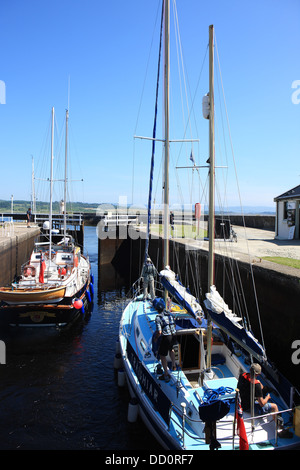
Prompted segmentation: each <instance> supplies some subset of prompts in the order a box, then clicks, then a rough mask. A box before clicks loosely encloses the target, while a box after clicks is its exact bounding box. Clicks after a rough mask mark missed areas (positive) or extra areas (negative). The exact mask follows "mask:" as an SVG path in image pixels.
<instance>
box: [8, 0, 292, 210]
mask: <svg viewBox="0 0 300 470" xmlns="http://www.w3.org/2000/svg"><path fill="white" fill-rule="evenodd" d="M158 5H160V0H128V1H124V0H111V1H104V0H84V1H83V0H51V1H46V0H42V1H41V0H2V1H1V2H0V44H1V61H0V80H2V81H3V82H4V83H5V85H6V103H5V104H0V159H1V187H0V199H9V198H10V196H11V194H13V195H14V199H30V194H31V156H32V155H33V156H34V159H35V166H36V167H39V159H41V158H42V157H43V158H44V155H43V156H41V149H42V148H43V145H44V141H45V135H46V133H47V130H48V127H49V123H50V113H51V107H52V106H54V108H55V112H56V119H57V127H58V129H61V128H62V126H63V120H64V113H65V109H66V107H67V103H68V80H69V77H70V153H71V158H72V163H73V164H72V177H74V179H76V178H77V179H79V178H83V179H84V182H83V183H77V184H76V183H74V184H75V185H77V189H76V190H75V191H74V194H75V196H74V197H75V199H76V200H83V201H85V202H97V203H102V202H117V201H118V199H119V197H120V196H127V199H128V202H129V203H131V202H132V194H133V195H134V201H133V202H136V203H137V202H145V203H146V201H147V191H148V187H147V185H148V174H149V162H150V156H151V147H150V146H149V143H145V142H141V141H139V142H138V143H137V142H136V141H135V142H134V139H133V136H134V134H135V133H136V134H139V135H146V136H147V135H148V136H149V135H151V134H152V121H153V109H154V92H155V77H156V60H157V47H158V46H157V44H158V43H157V35H158V24H157V25H156V27H155V22H156V17H157V11H158V9H159V6H158ZM177 10H178V17H179V26H180V32H181V41H182V47H183V54H184V60H185V66H186V71H187V75H188V81H189V82H188V83H189V86H190V87H191V90H193V89H195V88H196V85H197V80H198V77H199V72H200V70H201V65H202V62H203V58H204V55H205V51H206V47H207V42H208V26H209V25H210V24H214V26H215V33H216V40H217V46H218V52H219V57H220V62H221V70H222V79H223V84H224V90H225V96H226V104H227V110H228V115H229V121H230V130H231V137H232V143H233V148H234V155H235V159H236V166H237V172H238V176H239V187H240V191H241V196H242V202H243V204H244V205H245V206H246V205H260V206H263V205H264V206H272V205H273V198H274V197H275V196H277V195H279V194H281V193H282V192H284V191H286V190H288V189H290V188H292V187H294V186H296V185H298V184H300V104H294V103H293V102H292V94H293V92H295V90H294V89H292V83H293V82H294V81H296V80H300V61H299V44H300V1H299V0H284V1H283V0H251V1H248V0H245V1H241V0H238V1H237V0H210V1H201V0H177ZM172 23H173V19H171V24H172ZM155 28H156V29H155ZM153 34H154V35H155V39H154V41H153V46H152V49H151V47H150V46H151V41H152V37H153ZM150 49H151V52H150ZM149 54H150V55H149ZM148 57H151V59H150V61H149V67H148V75H147V81H146V85H145V91H144V94H143V101H142V103H143V104H142V107H141V109H140V112H139V107H140V102H141V96H142V89H143V83H144V79H145V74H146V69H147V63H148ZM174 62H175V59H174V60H173V55H172V64H173V63H174ZM207 91H208V80H207V64H206V65H205V68H204V71H203V74H202V76H201V85H200V86H199V89H198V93H199V96H197V99H196V100H195V102H194V108H193V112H194V113H195V114H196V115H198V117H199V124H197V128H198V130H199V134H200V139H201V140H200V144H199V145H197V146H196V148H195V158H196V162H197V163H198V164H203V163H204V159H205V158H206V157H207V156H208V153H207V142H205V140H206V137H207V129H208V127H207V122H206V121H205V120H203V119H202V117H201V114H202V109H201V99H202V95H203V94H204V93H206V92H207ZM191 93H192V94H193V91H191ZM171 95H172V96H173V89H172V93H171ZM298 96H299V97H300V94H299V95H298ZM0 100H1V94H0ZM175 114H176V118H178V119H181V117H179V116H178V115H177V113H176V112H175ZM138 116H139V119H138ZM172 118H173V116H172ZM137 122H138V125H136V124H137ZM172 129H173V128H172ZM174 130H175V128H174ZM176 130H177V129H176ZM158 134H161V126H160V127H159V128H158ZM159 136H161V135H159ZM171 137H173V138H181V137H182V135H172V136H171ZM193 137H196V136H195V135H193ZM72 149H73V152H72ZM188 152H189V150H188ZM44 153H45V152H44ZM49 155H50V149H49ZM159 158H160V155H159ZM177 158H178V157H177V156H176V157H175V161H176V162H177V163H178V164H185V161H183V160H181V157H179V160H177ZM185 158H186V157H185ZM133 159H134V175H135V183H134V186H133V182H132V176H133ZM49 164H50V163H49ZM159 165H160V161H159V163H157V166H156V168H157V169H158V167H159ZM201 174H202V173H201ZM179 175H180V173H179ZM182 175H185V173H182ZM189 179H190V181H192V176H191V172H190V175H189V176H183V180H186V182H187V181H188V180H189ZM194 179H196V176H195V175H194ZM204 180H205V177H204ZM181 184H182V183H181ZM184 185H185V183H184V181H183V187H182V188H181V190H182V191H183V192H185V190H186V188H184ZM171 186H172V187H171V192H172V194H173V192H174V199H173V201H175V202H176V201H177V199H176V198H177V196H176V184H175V180H171ZM229 186H230V184H229ZM37 196H38V197H40V198H42V199H44V197H41V196H40V195H39V194H38V195H37ZM155 196H156V197H157V198H158V197H160V188H159V189H158V190H157V189H156V187H155ZM172 197H173V196H172ZM193 201H195V202H196V201H197V195H196V196H194V197H193ZM228 202H229V204H231V205H233V204H237V203H238V199H237V198H235V197H233V196H232V197H231V196H230V197H229V201H228Z"/></svg>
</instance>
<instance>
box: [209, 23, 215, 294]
mask: <svg viewBox="0 0 300 470" xmlns="http://www.w3.org/2000/svg"><path fill="white" fill-rule="evenodd" d="M209 102H210V112H209V263H208V290H209V289H210V286H212V285H214V274H215V272H214V271H215V270H214V237H215V116H214V27H213V25H211V26H210V27H209Z"/></svg>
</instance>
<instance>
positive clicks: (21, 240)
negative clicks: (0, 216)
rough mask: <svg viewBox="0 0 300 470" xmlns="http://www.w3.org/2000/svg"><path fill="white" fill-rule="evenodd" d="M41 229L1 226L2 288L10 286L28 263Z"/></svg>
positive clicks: (0, 272)
mask: <svg viewBox="0 0 300 470" xmlns="http://www.w3.org/2000/svg"><path fill="white" fill-rule="evenodd" d="M39 234H40V228H39V227H38V226H35V225H34V224H33V225H32V224H31V226H30V228H27V224H26V223H21V222H20V223H15V222H14V223H7V222H4V223H3V224H2V225H1V226H0V267H1V269H0V286H5V285H7V284H10V282H11V281H12V280H13V279H14V277H15V275H19V274H20V271H21V266H22V265H23V264H24V263H26V261H28V259H29V257H30V254H31V252H32V250H33V247H34V241H35V238H36V237H37V236H38V235H39Z"/></svg>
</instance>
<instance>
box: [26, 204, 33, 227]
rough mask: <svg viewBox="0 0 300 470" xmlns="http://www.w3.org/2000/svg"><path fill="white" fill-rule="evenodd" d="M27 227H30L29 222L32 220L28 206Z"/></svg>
mask: <svg viewBox="0 0 300 470" xmlns="http://www.w3.org/2000/svg"><path fill="white" fill-rule="evenodd" d="M26 217H27V228H30V222H31V221H32V214H31V208H30V207H29V208H28V211H27V214H26Z"/></svg>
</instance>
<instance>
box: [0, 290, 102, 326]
mask: <svg viewBox="0 0 300 470" xmlns="http://www.w3.org/2000/svg"><path fill="white" fill-rule="evenodd" d="M77 294H78V295H77V296H76V297H75V298H76V299H80V300H81V301H82V307H81V308H76V307H75V306H74V302H73V300H74V298H73V297H69V298H68V297H64V299H63V300H62V301H61V302H59V303H56V304H54V303H53V304H51V303H49V302H45V303H37V304H33V303H31V304H30V305H26V304H23V305H21V304H19V305H16V304H14V305H13V304H11V305H9V304H4V305H2V306H1V308H0V325H8V326H18V327H55V328H64V327H67V326H70V325H71V324H73V323H74V322H75V321H77V320H79V319H84V318H85V317H86V316H87V315H89V313H90V312H91V309H92V304H93V286H92V284H91V283H87V284H86V285H85V286H84V288H83V289H82V290H81V291H80V292H78V293H77Z"/></svg>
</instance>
